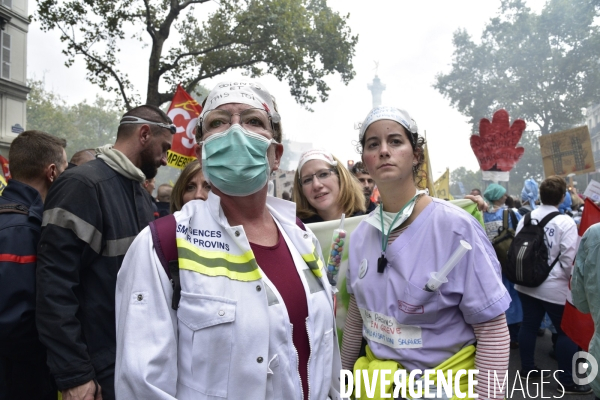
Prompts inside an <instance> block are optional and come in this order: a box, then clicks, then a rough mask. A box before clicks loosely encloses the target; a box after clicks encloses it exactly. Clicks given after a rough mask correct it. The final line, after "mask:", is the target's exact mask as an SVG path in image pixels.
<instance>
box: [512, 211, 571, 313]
mask: <svg viewBox="0 0 600 400" xmlns="http://www.w3.org/2000/svg"><path fill="white" fill-rule="evenodd" d="M554 211H558V208H556V207H554V206H546V205H541V206H540V207H538V208H536V209H535V210H533V211H531V220H532V224H537V222H538V221H541V220H542V219H543V218H544V217H545V216H546V215H548V214H550V213H551V212H554ZM524 223H525V218H522V219H521V220H520V221H519V225H517V231H516V233H517V234H518V233H519V231H520V230H521V229H522V228H523V224H524ZM544 230H545V232H546V234H545V240H546V247H547V248H548V264H552V263H553V262H554V260H555V259H556V257H558V255H559V254H560V258H559V259H558V262H557V263H556V264H555V265H554V268H552V271H550V275H548V278H547V279H546V280H545V281H544V282H543V283H542V284H541V285H540V286H538V287H534V288H530V287H526V286H521V285H515V289H516V290H517V291H519V292H521V293H524V294H526V295H529V296H531V297H535V298H537V299H540V300H544V301H547V302H549V303H554V304H562V305H564V304H565V301H566V299H567V293H568V291H569V279H571V271H572V269H573V260H574V259H575V254H576V252H577V242H578V236H577V225H575V221H573V218H571V217H569V216H568V215H557V216H556V217H554V218H552V220H551V221H550V222H548V224H547V225H546V227H545V228H544Z"/></svg>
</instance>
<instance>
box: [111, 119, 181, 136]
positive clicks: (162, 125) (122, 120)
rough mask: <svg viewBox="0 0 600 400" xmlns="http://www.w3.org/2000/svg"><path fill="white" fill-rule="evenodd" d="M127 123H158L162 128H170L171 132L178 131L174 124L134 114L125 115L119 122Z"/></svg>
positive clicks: (120, 123) (121, 123)
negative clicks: (150, 119)
mask: <svg viewBox="0 0 600 400" xmlns="http://www.w3.org/2000/svg"><path fill="white" fill-rule="evenodd" d="M126 124H148V125H156V126H160V127H161V128H165V129H168V130H169V131H170V132H171V134H174V133H175V132H177V127H176V126H175V125H174V124H165V123H164V122H156V121H148V120H146V119H143V118H139V117H133V116H127V117H123V118H122V119H121V122H119V125H126Z"/></svg>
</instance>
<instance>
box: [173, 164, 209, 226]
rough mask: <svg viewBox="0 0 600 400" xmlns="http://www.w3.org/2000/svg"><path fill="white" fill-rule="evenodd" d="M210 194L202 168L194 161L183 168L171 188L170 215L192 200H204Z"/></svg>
mask: <svg viewBox="0 0 600 400" xmlns="http://www.w3.org/2000/svg"><path fill="white" fill-rule="evenodd" d="M209 192H210V184H209V183H208V182H207V181H206V179H205V178H204V174H203V173H202V166H201V165H200V162H199V161H198V160H194V161H192V162H190V163H188V165H186V166H185V168H184V169H183V171H181V175H179V178H178V179H177V182H175V185H174V186H173V192H172V193H171V214H173V213H174V212H175V211H179V210H181V208H182V207H183V206H184V205H185V204H186V203H187V202H189V201H192V200H206V199H207V198H208V193H209Z"/></svg>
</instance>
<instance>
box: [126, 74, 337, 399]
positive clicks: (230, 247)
mask: <svg viewBox="0 0 600 400" xmlns="http://www.w3.org/2000/svg"><path fill="white" fill-rule="evenodd" d="M280 120H281V119H280V116H279V113H278V112H277V110H276V108H275V105H274V102H273V98H272V97H271V95H270V94H269V92H268V91H267V90H266V89H265V88H264V87H263V86H261V85H259V84H258V83H255V82H244V81H235V82H222V83H219V84H218V85H217V86H216V87H215V88H214V89H213V90H212V91H211V92H210V93H209V95H208V97H207V100H206V103H205V106H204V109H203V111H202V114H201V115H200V118H199V120H198V126H197V130H196V140H197V141H198V143H199V145H200V146H199V147H198V150H197V156H198V159H199V160H202V161H201V162H202V170H203V172H204V177H205V178H206V180H207V181H208V182H209V183H210V185H211V187H212V189H211V191H210V193H208V198H207V199H206V201H190V202H188V203H186V204H185V205H184V206H183V207H182V209H181V211H179V212H176V213H174V214H173V217H174V219H175V226H176V228H175V229H173V232H172V235H173V239H176V244H177V253H178V256H179V258H178V266H179V268H178V273H179V276H178V278H179V285H177V284H175V285H172V282H171V281H170V279H169V276H168V275H167V273H166V271H165V269H164V268H163V266H162V265H161V262H160V259H159V257H158V255H157V253H156V246H155V245H154V244H153V243H154V242H153V240H152V234H151V232H150V230H149V229H146V230H144V231H142V233H141V234H140V235H139V236H138V237H137V238H136V239H135V241H134V242H133V244H132V245H131V247H130V248H129V251H128V252H127V254H126V255H125V259H124V261H123V265H122V267H121V270H120V271H119V277H118V281H117V290H116V292H117V294H116V309H117V312H116V314H117V316H116V318H117V357H116V358H117V363H116V379H115V387H116V393H117V398H121V399H175V398H177V399H179V400H187V399H190V400H191V399H194V400H209V399H213V400H214V399H265V400H279V399H293V400H309V399H311V400H317V399H318V400H325V399H340V394H339V389H340V383H339V382H340V378H339V377H340V369H341V362H340V354H339V347H338V336H337V332H336V330H335V329H334V328H335V321H334V313H333V293H332V289H331V286H330V285H329V282H328V281H327V278H326V277H325V273H324V266H323V259H322V255H321V250H320V248H319V244H318V242H317V240H316V238H315V236H314V235H313V234H312V232H311V231H310V230H309V229H307V228H306V227H305V226H304V225H303V224H302V223H300V222H299V221H298V220H297V218H296V214H295V206H294V204H293V203H290V202H289V201H285V200H282V199H278V198H275V197H272V196H267V191H268V181H269V176H270V174H271V172H272V171H274V170H277V169H278V168H279V164H280V162H281V156H282V154H283V145H282V144H281V139H282V132H281V121H280ZM161 243H162V242H161ZM171 265H172V264H171ZM172 276H173V278H174V279H173V282H175V278H176V277H175V274H172ZM178 296H180V298H179V297H178Z"/></svg>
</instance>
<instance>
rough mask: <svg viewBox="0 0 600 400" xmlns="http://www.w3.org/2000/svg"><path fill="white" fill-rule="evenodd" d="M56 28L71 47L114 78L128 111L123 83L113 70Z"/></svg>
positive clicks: (129, 106)
mask: <svg viewBox="0 0 600 400" xmlns="http://www.w3.org/2000/svg"><path fill="white" fill-rule="evenodd" d="M56 26H57V27H58V29H60V31H61V32H62V33H63V35H64V36H65V37H66V38H68V39H69V41H70V42H71V45H72V46H73V48H74V49H75V50H76V51H77V52H78V53H80V54H83V55H84V56H85V57H87V58H89V59H90V60H92V61H94V62H95V63H96V64H98V65H99V66H100V67H101V68H102V70H105V71H107V72H108V73H109V75H111V76H112V77H113V78H114V80H115V81H117V84H118V85H119V91H120V92H121V97H123V101H124V102H125V107H126V108H127V109H128V110H130V109H131V103H130V102H129V99H128V98H127V96H126V95H125V84H124V83H123V81H122V80H121V78H119V75H118V74H117V73H116V71H115V70H114V69H113V68H111V66H110V65H108V64H107V63H106V62H104V61H102V60H101V59H99V58H98V57H96V56H94V55H93V54H91V52H90V51H88V49H85V48H83V47H82V46H81V45H80V44H79V43H77V42H75V40H74V39H73V38H71V37H70V36H68V35H67V33H66V32H65V30H64V29H63V27H62V26H61V25H60V24H56Z"/></svg>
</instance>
